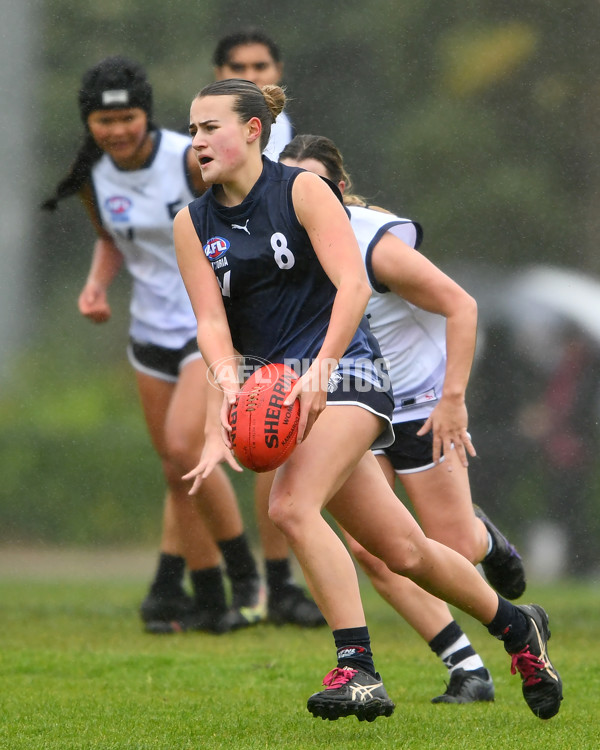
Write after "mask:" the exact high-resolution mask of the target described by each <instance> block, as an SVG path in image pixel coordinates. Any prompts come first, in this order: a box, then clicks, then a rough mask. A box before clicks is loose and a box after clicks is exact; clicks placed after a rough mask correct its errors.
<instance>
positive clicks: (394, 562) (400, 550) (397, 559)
mask: <svg viewBox="0 0 600 750" xmlns="http://www.w3.org/2000/svg"><path fill="white" fill-rule="evenodd" d="M426 545H427V541H426V540H425V538H424V537H423V542H421V541H418V540H413V539H410V538H407V539H404V540H401V541H399V542H398V543H397V544H396V545H395V546H394V550H393V553H392V554H391V555H390V556H389V557H388V558H387V559H386V560H385V562H386V564H387V567H388V568H389V569H390V570H391V571H392V572H393V573H398V575H401V576H406V577H407V578H414V577H415V576H418V575H419V574H420V572H421V571H422V569H423V565H424V564H426V561H427V558H428V554H427V550H426Z"/></svg>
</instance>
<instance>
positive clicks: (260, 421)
mask: <svg viewBox="0 0 600 750" xmlns="http://www.w3.org/2000/svg"><path fill="white" fill-rule="evenodd" d="M295 380H298V376H297V375H296V373H295V372H294V371H293V370H292V368H291V367H288V366H287V365H284V364H279V363H276V364H269V365H264V366H263V367H260V368H259V369H258V370H256V371H255V372H254V373H252V375H251V376H250V377H249V378H248V380H247V381H246V382H245V383H244V385H243V387H242V389H241V391H240V393H239V395H238V398H237V401H236V403H235V404H234V405H233V406H232V407H231V411H230V412H229V423H230V425H231V428H232V431H231V444H232V449H233V454H234V456H235V457H236V458H237V460H238V461H239V462H240V463H241V464H242V466H245V467H246V468H247V469H252V471H258V472H262V471H272V470H273V469H276V468H277V467H278V466H281V464H282V463H283V462H284V461H285V460H286V459H287V458H288V456H289V455H290V453H291V452H292V451H293V450H294V448H295V447H296V437H297V435H298V421H299V418H300V403H299V401H298V399H296V400H295V401H294V403H293V404H291V405H290V406H284V405H283V402H284V400H285V397H286V396H287V394H288V393H289V392H290V391H291V390H292V385H293V383H294V381H295Z"/></svg>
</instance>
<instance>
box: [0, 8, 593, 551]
mask: <svg viewBox="0 0 600 750" xmlns="http://www.w3.org/2000/svg"><path fill="white" fill-rule="evenodd" d="M36 8H37V10H38V12H37V13H36V18H37V21H38V23H39V24H40V26H39V28H38V29H37V30H36V37H37V39H39V49H38V53H37V73H36V80H35V83H34V87H35V92H36V94H35V96H34V98H33V100H32V101H31V105H30V114H31V118H32V121H33V124H34V127H35V138H34V142H33V144H32V148H33V150H34V155H35V178H34V177H33V175H30V177H29V181H30V183H31V187H30V199H31V203H32V214H31V218H32V225H33V227H34V233H35V236H34V245H33V247H32V248H31V249H30V255H29V263H30V269H29V271H28V275H27V276H28V284H29V288H30V293H31V300H30V301H29V302H28V303H27V304H25V301H24V305H23V310H22V311H21V314H22V315H23V316H24V317H25V318H27V320H28V325H29V327H28V338H27V342H26V346H24V347H23V348H22V349H21V351H20V352H19V353H18V356H16V357H13V362H12V366H11V375H10V376H9V377H8V378H7V379H6V380H5V381H4V382H3V389H2V395H1V398H0V446H1V448H0V472H1V476H2V482H0V535H1V537H2V539H3V540H5V541H15V542H23V543H29V542H35V541H43V542H52V543H56V542H59V543H65V544H67V543H70V544H84V543H98V544H112V543H125V542H127V543H132V544H147V543H154V542H155V541H156V539H157V537H158V530H159V523H160V516H161V505H162V485H161V482H162V480H161V475H160V470H159V466H158V461H157V459H156V458H155V456H154V454H153V452H152V450H151V448H150V444H149V441H148V439H147V437H146V433H145V429H144V426H143V423H142V417H141V413H140V410H139V407H138V404H137V396H136V393H135V389H134V384H133V377H132V374H131V371H130V368H129V365H128V364H127V363H126V360H125V354H124V348H125V343H126V331H127V323H128V320H127V317H128V316H127V297H128V284H127V280H126V279H125V278H123V279H120V280H119V281H118V282H117V284H116V285H115V287H114V289H113V293H112V303H113V320H112V321H111V322H110V323H109V324H108V325H107V326H104V327H103V326H100V327H94V326H92V325H91V324H89V323H88V322H87V321H85V320H83V319H81V318H80V316H79V315H78V312H77V309H76V300H77V296H78V293H79V289H80V287H81V285H82V283H83V281H84V278H85V275H86V273H87V268H88V264H89V260H90V252H91V248H92V241H93V237H92V233H91V229H90V227H89V226H88V223H87V221H86V219H85V216H84V215H83V211H82V209H81V208H80V207H79V205H78V204H77V201H76V200H72V201H70V202H67V203H66V204H65V205H63V206H62V207H61V209H60V210H59V211H58V212H57V214H55V215H52V216H48V215H46V214H42V213H41V212H39V211H38V210H37V206H38V205H39V203H40V202H41V200H43V199H44V198H45V197H46V196H47V195H48V194H49V193H51V192H52V190H53V187H54V185H55V183H56V182H57V180H58V179H59V178H60V177H61V176H62V175H63V174H64V172H65V170H66V168H67V166H68V164H69V163H70V161H71V160H72V158H73V156H74V154H75V151H76V148H77V146H78V143H79V141H80V138H81V135H82V126H81V123H80V121H79V115H78V111H77V104H76V94H77V90H78V85H79V80H80V78H81V75H82V73H83V72H84V70H85V69H87V68H88V67H89V66H90V65H92V64H94V63H95V62H97V61H98V60H99V59H101V58H102V57H104V56H106V55H109V54H116V53H122V54H126V55H128V56H130V57H132V58H135V59H137V60H139V61H140V62H142V63H143V64H144V65H145V66H146V67H147V69H148V72H149V77H150V80H151V81H152V83H153V85H154V91H155V102H156V105H155V111H156V118H155V119H156V120H157V122H158V123H159V124H160V125H162V126H165V127H170V128H173V129H177V130H185V129H186V128H187V113H188V106H189V102H190V100H191V98H192V96H193V95H194V94H195V93H196V91H197V90H199V89H200V88H201V87H202V86H203V85H204V84H206V83H208V82H209V81H210V80H211V79H212V62H211V55H212V51H213V49H214V46H215V44H216V42H217V40H218V39H219V37H220V36H221V35H222V34H223V33H226V32H229V31H232V30H234V29H236V28H239V27H241V26H246V25H256V26H260V27H262V28H263V29H264V30H265V31H267V33H269V34H271V35H272V36H273V37H274V38H275V39H276V41H277V42H278V43H279V45H280V47H281V49H282V52H283V56H284V61H285V74H284V82H285V84H286V86H287V91H288V95H289V96H290V97H291V102H290V105H289V112H290V115H291V117H292V119H293V122H294V124H295V127H296V130H297V132H310V133H320V134H324V135H327V136H329V137H331V138H332V139H333V140H334V141H335V142H336V143H337V144H338V146H339V147H340V148H341V150H342V152H343V154H344V156H345V159H346V162H347V165H348V167H349V170H350V173H351V175H352V176H353V179H354V183H355V188H356V190H357V191H358V192H359V193H360V194H362V195H364V196H366V197H367V198H368V199H369V200H371V201H372V202H374V203H377V204H380V205H384V206H386V207H388V208H390V209H392V210H395V211H397V212H399V213H401V214H403V215H407V216H411V217H414V218H416V219H418V220H419V221H420V222H421V223H422V224H423V225H424V228H425V243H424V245H423V251H424V252H425V253H426V254H428V255H429V256H430V257H431V258H432V259H433V260H434V261H435V262H436V263H438V264H439V265H440V266H441V267H442V268H445V269H448V268H452V267H453V265H454V264H459V265H461V264H462V265H463V266H465V265H466V266H473V267H478V266H487V265H491V266H493V267H499V268H503V269H507V270H515V269H517V268H518V267H520V266H521V265H525V264H528V263H532V262H534V263H535V262H547V263H552V264H558V265H565V266H570V267H574V268H578V269H580V270H583V271H586V272H589V273H598V272H600V259H599V254H598V252H597V249H596V246H597V236H598V232H597V230H598V223H599V219H598V214H599V211H598V196H599V193H600V191H599V186H600V167H599V160H598V145H597V144H598V121H599V113H600V81H599V78H598V38H599V33H598V32H599V29H600V24H599V17H600V5H599V4H598V2H597V1H596V0H576V1H575V2H571V3H567V4H566V5H565V4H564V3H559V2H557V0H544V1H543V2H542V0H529V1H527V2H524V3H523V2H515V1H514V0H507V1H506V2H504V3H497V2H493V1H492V0H462V1H461V2H457V1H456V0H447V2H445V3H443V4H440V3H434V2H431V0H406V1H405V2H402V3H398V2H394V1H392V0H360V1H359V0H345V2H343V3H341V2H336V1H334V2H329V3H324V2H322V0H304V2H302V3H298V2H291V0H280V2H278V3H273V2H272V0H254V1H253V2H252V3H243V4H242V3H239V2H237V1H236V2H234V1H233V0H221V1H220V2H203V3H200V2H196V3H194V2H192V3H190V2H183V1H182V0H143V2H142V0H103V1H102V2H100V3H99V2H96V1H95V0H38V1H37V3H36ZM466 285H467V287H468V283H467V284H466ZM249 481H250V478H249V477H247V476H245V477H244V478H243V479H241V480H238V479H237V478H236V482H237V483H238V488H239V489H240V492H241V493H242V495H244V498H243V501H244V505H245V506H246V507H247V510H246V512H247V517H249V518H251V513H250V511H249V508H250V504H251V503H250V500H249V497H248V498H247V497H245V496H246V495H247V494H248V487H249ZM517 523H518V519H516V523H515V525H517Z"/></svg>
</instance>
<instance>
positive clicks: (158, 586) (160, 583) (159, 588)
mask: <svg viewBox="0 0 600 750" xmlns="http://www.w3.org/2000/svg"><path fill="white" fill-rule="evenodd" d="M184 573H185V558H183V557H181V555H169V554H167V553H166V552H161V553H160V556H159V558H158V567H157V569H156V573H155V575H154V581H153V582H152V587H151V588H152V591H153V592H154V593H160V594H163V595H165V594H171V593H172V594H181V593H183V576H184Z"/></svg>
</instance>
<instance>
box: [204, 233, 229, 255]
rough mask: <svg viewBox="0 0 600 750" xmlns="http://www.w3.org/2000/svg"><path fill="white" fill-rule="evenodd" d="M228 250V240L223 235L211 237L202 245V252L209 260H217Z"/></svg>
mask: <svg viewBox="0 0 600 750" xmlns="http://www.w3.org/2000/svg"><path fill="white" fill-rule="evenodd" d="M228 250H229V240H226V239H225V238H224V237H211V238H210V240H209V241H208V242H207V243H206V245H204V254H205V255H206V257H207V258H208V259H209V260H210V261H215V260H219V258H222V257H223V256H224V255H225V253H226V252H227V251H228Z"/></svg>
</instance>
